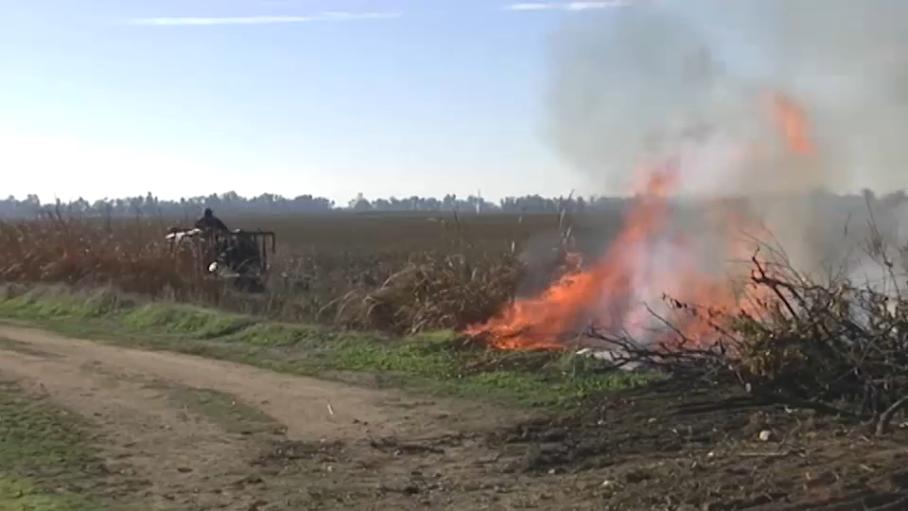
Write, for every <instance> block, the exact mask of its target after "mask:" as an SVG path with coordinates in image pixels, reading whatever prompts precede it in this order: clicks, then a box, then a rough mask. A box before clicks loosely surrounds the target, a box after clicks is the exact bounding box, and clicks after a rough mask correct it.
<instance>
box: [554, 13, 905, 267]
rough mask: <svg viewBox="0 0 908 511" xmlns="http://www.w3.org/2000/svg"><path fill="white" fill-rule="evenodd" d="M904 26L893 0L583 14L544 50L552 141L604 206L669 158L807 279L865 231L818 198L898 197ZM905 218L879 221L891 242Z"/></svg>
mask: <svg viewBox="0 0 908 511" xmlns="http://www.w3.org/2000/svg"><path fill="white" fill-rule="evenodd" d="M906 19H908V2H905V1H904V0H865V1H861V2H857V1H854V0H738V1H730V0H638V1H636V2H627V3H625V4H623V5H622V6H620V7H615V8H612V9H608V10H605V11H601V12H598V13H593V14H589V15H586V14H585V15H583V16H582V17H581V18H580V19H572V20H570V21H568V22H567V23H566V24H565V26H564V27H562V29H560V30H559V31H558V32H557V33H556V34H554V36H553V39H552V47H551V56H550V57H551V62H552V65H551V73H552V79H551V89H550V91H549V92H550V97H549V99H550V102H551V109H550V112H551V119H550V121H551V122H550V123H549V126H550V128H551V135H552V140H553V141H554V143H555V144H556V146H557V148H558V150H559V152H560V153H561V154H562V155H563V156H564V158H565V159H566V160H567V161H568V162H569V163H570V164H571V165H572V166H573V167H574V168H576V169H578V170H579V171H581V172H583V173H584V174H585V175H587V176H588V177H589V178H590V179H591V180H592V182H593V184H594V185H595V187H596V189H597V191H600V192H604V193H610V194H616V193H629V192H632V191H633V186H634V176H635V173H634V170H635V169H637V168H639V167H640V166H641V165H645V164H646V161H647V160H648V159H665V158H671V159H672V161H674V162H675V163H676V165H677V167H678V172H679V174H680V180H681V183H682V184H681V193H682V194H684V195H685V196H688V197H691V196H693V197H700V198H702V197H703V196H715V195H723V196H724V195H735V196H743V197H746V198H747V199H749V201H750V205H751V207H752V209H753V210H754V211H755V212H756V213H757V214H759V215H760V216H761V217H762V219H763V220H764V221H765V223H766V224H767V226H768V227H769V228H770V230H772V231H773V232H774V233H775V235H776V236H777V237H778V239H779V241H780V243H782V244H783V245H785V246H786V247H787V248H788V250H790V252H791V253H790V254H789V255H791V256H792V258H793V259H794V260H795V262H800V263H803V264H812V265H816V264H819V263H820V260H821V257H820V254H818V247H823V248H824V249H828V248H830V247H832V246H834V245H835V242H833V240H834V239H836V240H837V239H839V238H843V237H847V236H846V235H843V232H845V231H847V229H846V226H845V224H846V223H847V222H848V221H851V222H852V228H853V230H852V236H854V234H855V233H857V232H858V230H855V229H854V227H855V225H858V226H860V225H861V224H864V225H866V220H867V218H866V207H865V205H864V201H863V200H857V201H855V200H851V201H849V202H848V205H849V206H848V207H849V208H850V209H849V210H848V212H847V213H843V210H842V209H841V208H838V209H836V208H833V207H831V206H829V204H827V203H826V202H824V200H822V199H820V198H817V197H826V196H822V195H820V196H818V195H816V194H815V192H817V191H828V192H835V193H854V192H857V191H859V190H861V189H864V188H868V189H873V190H875V191H877V192H878V193H885V192H890V191H892V190H894V189H899V188H903V187H905V184H906V183H905V177H904V176H905V175H906V173H905V171H904V170H903V168H902V167H903V166H904V165H905V156H906V152H908V150H906V148H908V129H906V128H908V124H906V123H908V51H906V49H908V30H906V29H905V20H906ZM791 109H797V112H798V114H799V115H803V117H804V118H805V119H807V120H809V124H808V125H807V126H806V127H804V128H805V130H806V132H805V133H785V132H786V131H793V130H797V129H798V128H801V127H799V126H796V125H793V123H792V121H791V119H788V118H784V117H785V116H787V115H789V114H791ZM780 115H781V116H782V117H783V118H782V119H780V118H779V117H780ZM785 135H788V137H787V140H786V136H785ZM793 138H796V140H794V142H792V139H793ZM793 144H794V145H795V147H794V150H793V148H792V145H793ZM903 208H904V206H901V205H895V206H893V207H891V208H888V209H886V210H885V211H880V212H879V213H878V214H879V215H882V216H883V217H884V218H882V219H881V221H882V222H884V223H886V224H887V225H889V224H892V225H893V227H891V228H890V230H891V232H893V233H899V235H901V236H904V234H903V233H904V228H900V227H898V225H899V224H898V222H897V220H896V216H895V215H897V212H898V213H902V212H903ZM854 215H857V217H854ZM862 215H864V216H862ZM849 218H850V219H851V220H849ZM843 229H844V230H843Z"/></svg>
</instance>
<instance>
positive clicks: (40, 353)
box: [0, 327, 908, 511]
mask: <svg viewBox="0 0 908 511" xmlns="http://www.w3.org/2000/svg"><path fill="white" fill-rule="evenodd" d="M0 338H3V339H6V341H4V342H3V343H0V376H2V378H4V379H15V380H16V381H18V382H19V383H20V384H22V385H23V386H25V387H26V388H28V389H30V390H31V392H33V393H35V394H41V395H44V396H46V397H47V398H49V399H51V400H53V401H54V402H56V403H57V404H58V405H61V406H63V407H65V408H67V409H69V410H71V411H73V412H75V413H78V414H80V415H83V416H85V417H87V418H88V419H89V420H91V421H92V422H93V423H94V424H95V425H96V426H97V444H98V447H99V448H100V449H101V452H102V455H103V457H104V458H105V459H106V464H107V466H108V469H109V472H110V473H111V474H112V477H116V476H117V474H121V475H122V476H123V477H124V478H126V477H128V478H129V479H130V480H131V481H142V482H143V484H141V485H136V484H132V485H122V487H123V488H124V490H123V491H124V492H132V493H131V494H123V495H120V498H121V499H122V500H123V501H130V502H141V503H144V504H146V505H147V506H148V507H150V508H153V509H154V508H157V509H230V510H243V511H246V510H279V509H287V510H291V509H294V510H295V509H303V510H305V509H329V510H333V509H337V510H340V509H366V510H368V509H458V510H461V509H462V510H474V509H583V510H585V509H666V510H681V509H697V510H699V509H713V510H716V509H804V510H807V509H908V504H906V501H905V500H904V498H905V495H906V494H905V491H906V490H905V489H906V488H908V468H906V467H908V430H898V431H897V432H896V434H895V435H894V436H892V437H889V438H886V439H874V438H870V437H869V436H863V435H862V431H861V429H860V428H857V427H850V426H845V425H843V424H842V423H841V422H840V421H837V420H833V419H831V418H827V417H823V416H819V415H814V414H809V413H806V412H802V411H791V410H785V409H782V408H779V407H775V406H771V405H767V404H759V403H753V402H751V401H748V400H746V399H742V398H740V397H737V396H730V395H727V394H724V393H719V392H717V391H713V392H668V391H657V392H652V391H649V392H647V393H636V394H633V393H629V394H623V395H621V396H615V397H613V398H611V399H609V400H607V401H604V402H602V403H601V404H599V405H597V406H595V407H591V408H589V409H587V410H585V411H584V412H582V413H580V414H575V415H571V416H569V417H560V418H558V417H555V418H552V417H541V416H529V415H527V414H524V413H516V412H512V411H507V410H503V409H499V408H493V407H490V406H489V405H485V404H476V403H471V402H465V401H456V400H425V399H420V398H417V397H413V396H411V395H408V394H404V393H400V392H394V391H386V390H374V389H368V388H362V387H354V386H350V385H345V384H341V383H335V382H329V381H322V380H317V379H311V378H302V377H294V376H288V375H281V374H276V373H272V372H269V371H265V370H261V369H257V368H253V367H249V366H244V365H239V364H233V363H229V362H222V361H216V360H209V359H203V358H198V357H192V356H187V355H179V354H173V353H164V352H146V351H138V350H130V349H124V348H118V347H113V346H108V345H102V344H96V343H93V342H90V341H84V340H76V339H68V338H63V337H60V336H57V335H53V334H48V333H46V332H42V331H37V330H30V329H25V328H18V327H0ZM763 431H769V433H768V434H769V438H768V439H767V440H766V441H760V440H759V439H758V437H759V435H760V433H761V432H763ZM900 499H901V500H900ZM887 506H888V507H887ZM899 506H901V507H899Z"/></svg>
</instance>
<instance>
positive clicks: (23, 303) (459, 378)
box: [0, 287, 654, 409]
mask: <svg viewBox="0 0 908 511" xmlns="http://www.w3.org/2000/svg"><path fill="white" fill-rule="evenodd" d="M0 317H2V318H6V319H7V320H14V321H17V322H25V323H26V324H30V325H34V326H37V327H42V328H48V329H51V330H54V331H58V332H61V333H63V334H67V335H73V336H77V337H86V338H92V339H97V340H99V341H102V342H108V343H112V344H117V345H121V346H131V347H137V348H143V349H152V350H168V351H175V352H179V353H187V354H193V355H200V356H205V357H210V358H217V359H223V360H230V361H234V362H240V363H245V364H250V365H254V366H258V367H262V368H266V369H270V370H274V371H279V372H284V373H289V374H299V375H307V376H319V377H323V378H329V379H340V380H346V381H351V382H363V381H368V382H369V384H370V385H380V386H388V387H402V388H404V389H408V390H411V391H417V392H428V393H433V394H438V395H448V396H459V397H470V398H482V399H485V400H493V401H497V402H501V403H504V404H511V405H521V406H542V407H557V408H560V409H569V408H572V407H574V406H576V405H578V404H580V403H582V402H583V401H584V400H586V399H589V398H591V397H594V396H597V395H601V394H603V393H607V392H610V391H615V390H621V389H628V388H634V387H638V386H640V385H643V384H645V383H647V382H649V381H651V380H652V379H653V378H654V377H653V375H649V374H639V373H630V372H623V371H614V370H606V366H605V365H604V364H600V363H599V362H597V361H595V360H593V359H589V358H586V357H578V356H574V355H571V354H564V353H557V352H498V351H493V350H488V349H487V348H485V347H483V346H472V345H469V344H466V343H465V342H464V340H463V339H462V338H460V337H459V336H458V335H456V334H455V333H453V332H448V331H437V332H428V333H424V334H418V335H412V336H406V337H401V338H395V337H389V336H387V335H380V334H376V333H364V332H352V331H341V330H336V329H329V328H326V327H321V326H312V325H305V324H289V323H278V322H271V321H267V320H264V319H260V318H255V317H251V316H243V315H237V314H231V313H226V312H222V311H216V310H212V309H204V308H199V307H195V306H190V305H183V304H174V303H167V302H143V301H140V300H136V299H130V298H125V297H124V296H123V295H119V294H117V293H114V292H111V291H105V290H101V291H95V292H87V291H72V290H68V289H66V288H60V287H42V288H32V289H31V290H22V291H14V290H13V289H12V288H9V287H8V288H7V290H6V293H5V294H4V295H3V298H2V299H0Z"/></svg>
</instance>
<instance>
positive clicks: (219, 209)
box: [0, 190, 908, 218]
mask: <svg viewBox="0 0 908 511" xmlns="http://www.w3.org/2000/svg"><path fill="white" fill-rule="evenodd" d="M813 197H814V199H819V200H820V201H821V202H830V201H831V203H834V204H835V205H837V206H844V205H846V204H847V205H851V206H853V205H855V204H857V205H860V204H863V203H864V202H865V201H866V200H867V199H871V200H873V201H874V202H876V203H878V204H880V205H882V206H884V207H892V206H897V205H898V206H901V205H904V204H906V203H908V198H906V194H905V192H904V191H897V192H894V193H890V194H887V195H884V196H881V197H876V196H875V195H874V194H873V192H871V191H869V190H864V192H863V193H862V194H861V195H848V196H838V195H832V194H828V193H823V192H818V193H817V194H814V195H813ZM626 201H627V199H622V198H616V197H596V196H593V197H587V198H584V197H574V196H570V197H557V198H548V197H542V196H540V195H526V196H522V197H507V198H504V199H502V200H500V201H498V203H493V202H490V201H488V200H485V199H483V198H482V197H478V196H468V197H466V198H460V197H457V196H456V195H451V194H449V195H445V196H444V197H443V198H441V199H438V198H434V197H416V196H413V197H408V198H395V197H391V198H388V199H375V200H369V199H367V198H366V197H365V196H363V195H362V194H359V195H358V196H357V197H356V198H355V199H353V200H351V201H350V202H349V203H348V204H346V205H342V206H340V205H337V204H335V203H334V201H332V200H329V199H326V198H324V197H314V196H312V195H300V196H298V197H294V198H292V199H290V198H286V197H283V196H280V195H275V194H270V193H266V194H262V195H259V196H256V197H250V198H246V197H242V196H240V195H239V194H237V193H236V192H227V193H222V194H211V195H207V196H199V197H190V198H183V199H179V200H161V199H158V198H157V197H155V196H154V195H152V194H151V193H149V194H147V195H145V196H138V197H127V198H122V199H102V200H97V201H94V202H88V201H86V200H84V199H81V198H80V199H77V200H75V201H71V202H59V201H58V202H55V203H42V202H41V201H40V200H39V198H38V196H37V195H29V196H27V197H26V198H24V199H17V198H15V197H12V196H11V197H8V198H7V199H5V200H0V218H27V217H33V216H36V215H39V214H42V213H60V214H62V215H67V216H89V217H90V216H95V217H134V216H141V217H148V216H160V217H168V218H174V217H179V218H195V217H197V216H199V215H200V213H201V212H202V210H203V209H204V208H206V207H210V208H212V209H214V210H215V212H216V213H217V214H219V215H227V216H240V215H248V214H263V215H264V214H331V213H344V212H357V213H360V212H453V211H457V212H459V213H463V214H495V213H521V214H534V213H559V212H562V211H566V212H568V213H584V212H602V211H615V210H616V208H621V206H622V205H623V204H624V203H625V202H626Z"/></svg>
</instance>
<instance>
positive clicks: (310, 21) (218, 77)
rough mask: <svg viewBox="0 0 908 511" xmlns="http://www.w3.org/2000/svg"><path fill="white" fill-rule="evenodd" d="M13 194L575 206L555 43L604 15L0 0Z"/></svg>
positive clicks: (311, 1)
mask: <svg viewBox="0 0 908 511" xmlns="http://www.w3.org/2000/svg"><path fill="white" fill-rule="evenodd" d="M0 3H2V4H3V5H2V11H3V15H2V17H0V69H2V80H0V169H2V173H3V176H4V179H3V184H2V186H0V195H4V196H5V195H8V194H14V195H17V196H20V197H22V196H24V195H25V194H27V193H38V194H39V195H41V196H42V198H43V199H52V198H54V197H60V198H64V199H67V198H73V197H77V196H84V197H85V198H88V199H95V198H100V197H105V196H121V195H127V194H144V193H145V192H147V191H152V192H154V193H156V194H158V195H159V196H162V197H178V196H184V195H195V194H201V193H210V192H223V191H227V190H236V191H238V192H240V193H241V194H257V193H262V192H266V191H267V192H274V193H280V194H284V195H288V196H294V195H299V194H304V193H311V194H316V195H324V196H328V197H331V198H333V199H336V200H338V201H345V200H348V199H349V198H351V197H353V196H355V195H356V193H357V192H364V193H366V194H367V196H372V197H375V196H390V195H397V196H405V195H411V194H420V195H443V194H445V193H449V192H453V193H457V194H460V195H466V194H468V193H474V192H476V191H477V190H481V191H482V193H483V195H485V196H487V197H490V198H498V197H501V196H504V195H511V194H524V193H543V194H547V195H552V194H562V193H563V194H567V193H569V192H570V191H571V189H572V188H575V187H578V186H583V181H582V179H581V177H580V175H579V174H577V173H574V172H572V171H571V170H570V169H569V168H568V167H567V165H566V164H564V163H563V162H562V161H561V160H560V159H559V157H558V155H557V153H556V152H555V150H554V149H553V148H552V146H551V144H549V143H548V141H547V140H546V138H545V136H544V131H545V126H544V124H545V118H546V111H545V109H546V103H545V91H546V84H547V61H546V54H547V40H548V35H549V34H550V33H552V31H553V30H555V29H556V28H557V27H558V26H559V24H560V23H563V22H565V20H566V18H569V17H577V16H585V15H586V11H590V10H598V8H600V7H605V6H606V4H607V3H608V2H572V3H565V2H561V3H559V2H524V3H520V4H513V3H512V4H510V5H509V2H508V0H501V1H498V0H446V1H441V0H439V1H425V0H423V1H415V0H372V1H365V0H360V1H355V0H154V1H150V0H146V1H129V2H125V1H122V0H2V1H0Z"/></svg>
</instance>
